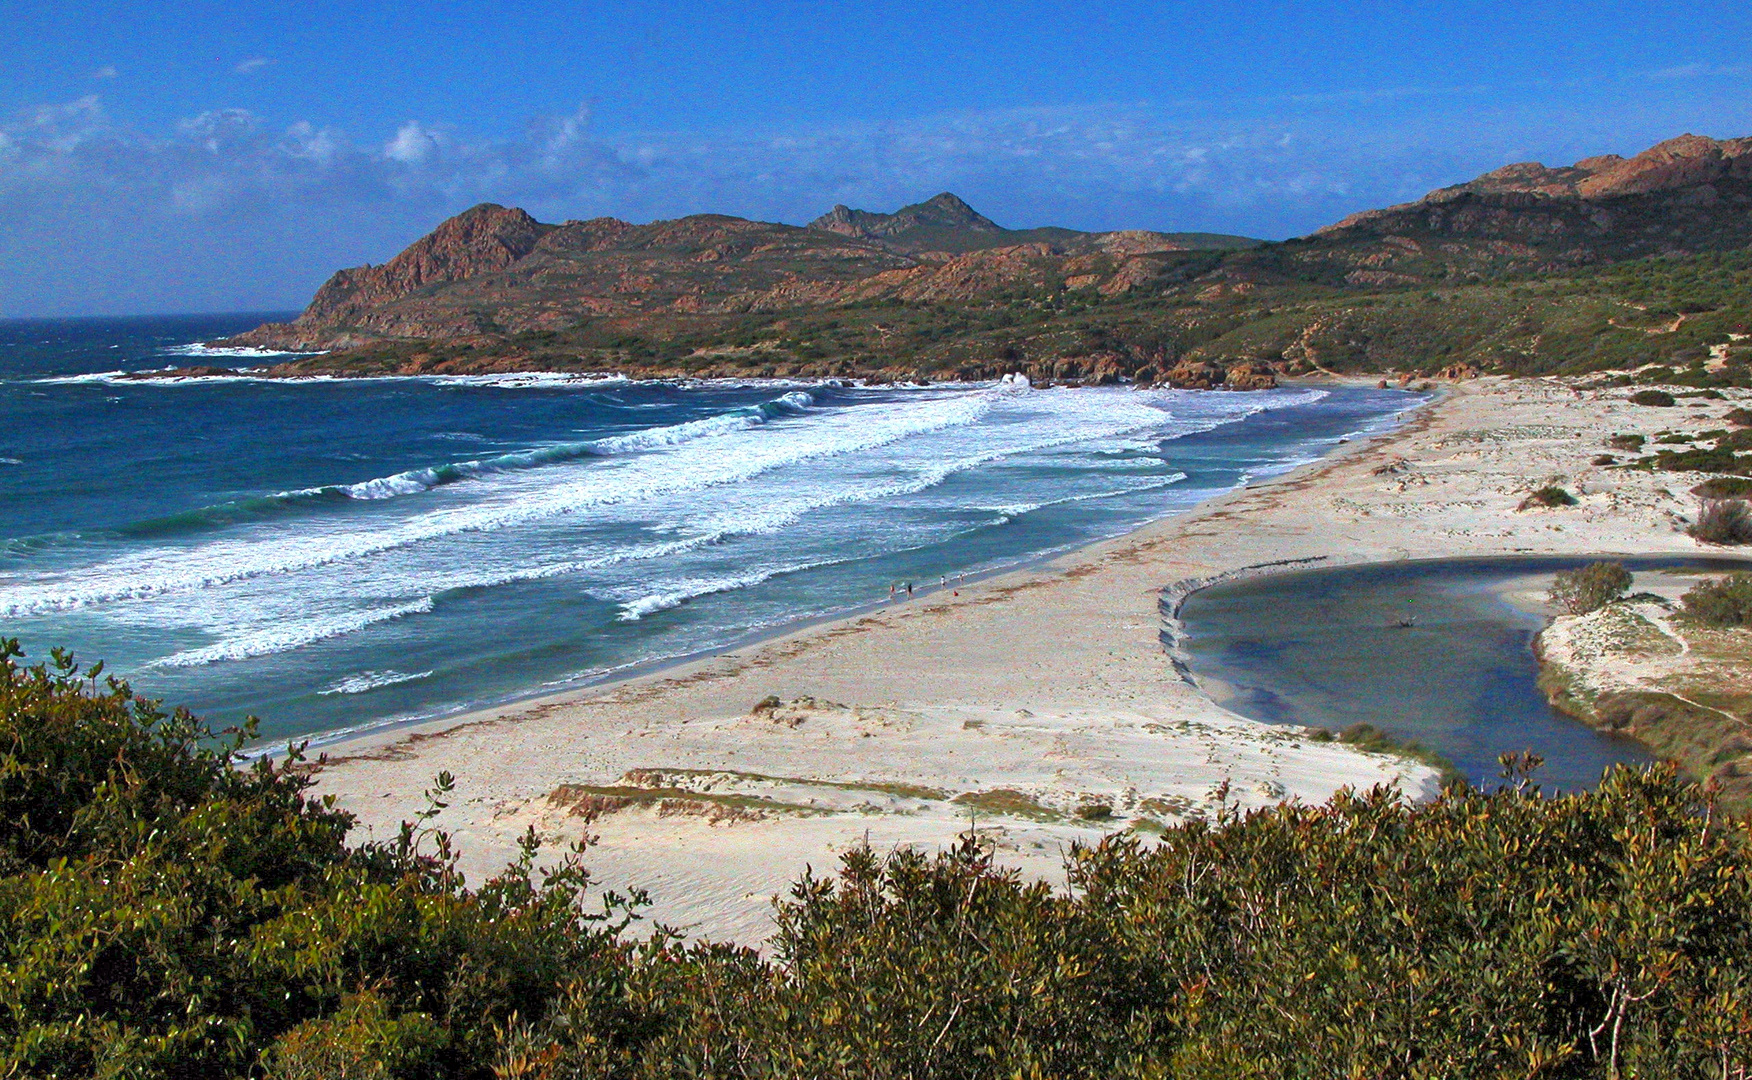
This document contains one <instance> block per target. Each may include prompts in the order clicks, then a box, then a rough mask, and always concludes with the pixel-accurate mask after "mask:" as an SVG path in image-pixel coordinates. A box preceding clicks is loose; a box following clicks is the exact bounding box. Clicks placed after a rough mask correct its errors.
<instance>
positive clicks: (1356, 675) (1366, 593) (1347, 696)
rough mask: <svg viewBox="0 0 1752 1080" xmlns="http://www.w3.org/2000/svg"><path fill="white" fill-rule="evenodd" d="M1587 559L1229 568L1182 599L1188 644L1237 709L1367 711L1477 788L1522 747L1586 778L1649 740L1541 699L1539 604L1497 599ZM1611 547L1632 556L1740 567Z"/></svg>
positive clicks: (1629, 757)
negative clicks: (1279, 570)
mask: <svg viewBox="0 0 1752 1080" xmlns="http://www.w3.org/2000/svg"><path fill="white" fill-rule="evenodd" d="M1589 561H1591V560H1589V559H1586V558H1502V559H1454V560H1445V561H1436V562H1405V563H1394V564H1389V565H1385V566H1383V565H1370V566H1355V567H1342V568H1335V569H1330V570H1306V571H1299V572H1295V573H1288V574H1279V575H1273V576H1270V577H1263V578H1253V579H1244V580H1239V581H1233V582H1227V583H1224V584H1220V585H1217V586H1214V587H1212V588H1209V589H1205V590H1202V591H1200V592H1196V593H1194V594H1192V595H1191V596H1189V597H1187V599H1186V602H1185V604H1184V605H1183V606H1182V608H1181V613H1180V617H1181V621H1182V623H1183V625H1184V627H1185V630H1186V634H1187V640H1186V643H1185V646H1184V647H1185V651H1186V653H1187V655H1188V658H1189V661H1190V666H1191V668H1192V670H1193V672H1194V674H1195V675H1196V676H1198V677H1199V678H1200V679H1202V680H1205V681H1207V683H1209V684H1210V685H1211V686H1212V687H1213V688H1214V689H1217V690H1218V691H1219V694H1218V696H1219V697H1220V698H1221V699H1222V701H1223V704H1224V705H1226V706H1227V707H1229V708H1231V709H1233V710H1235V711H1236V712H1239V713H1241V714H1242V715H1244V716H1250V717H1252V718H1254V719H1256V720H1264V721H1268V722H1272V723H1290V724H1310V725H1316V726H1321V727H1326V728H1330V729H1333V730H1337V729H1341V728H1344V727H1348V726H1350V725H1351V724H1354V723H1359V722H1362V723H1369V724H1373V725H1374V726H1375V727H1377V728H1379V729H1381V730H1383V731H1386V732H1388V733H1389V734H1392V735H1395V736H1397V737H1399V738H1401V739H1406V740H1411V741H1415V742H1417V743H1420V744H1421V745H1423V746H1425V747H1427V748H1429V749H1431V750H1434V751H1436V752H1437V753H1439V754H1441V755H1442V756H1444V757H1446V758H1447V759H1448V760H1449V761H1451V762H1453V763H1454V765H1455V766H1456V767H1457V768H1458V769H1459V770H1460V771H1461V772H1462V773H1464V774H1465V775H1466V777H1467V779H1469V780H1470V781H1472V782H1473V783H1474V784H1478V785H1481V786H1486V787H1490V786H1495V785H1496V784H1499V783H1501V782H1502V781H1501V779H1500V777H1499V765H1498V762H1497V755H1499V754H1502V753H1505V752H1515V751H1523V750H1532V751H1534V752H1536V753H1538V754H1540V755H1541V756H1543V757H1544V758H1545V764H1544V766H1543V767H1542V768H1541V769H1540V771H1539V772H1538V773H1537V774H1536V776H1535V779H1537V780H1538V781H1540V782H1541V783H1542V784H1543V785H1544V786H1545V788H1546V789H1547V790H1552V789H1563V790H1575V789H1579V788H1584V787H1592V786H1593V785H1594V784H1596V783H1598V782H1599V779H1600V775H1601V773H1602V772H1603V771H1604V770H1605V769H1606V768H1608V767H1609V766H1611V765H1613V764H1615V763H1619V762H1625V763H1631V764H1638V763H1643V762H1647V761H1648V760H1650V758H1649V754H1648V753H1647V752H1646V751H1645V750H1644V749H1643V748H1642V747H1641V746H1639V745H1638V744H1636V743H1634V742H1631V741H1629V740H1627V739H1621V738H1616V737H1614V736H1611V735H1607V734H1604V733H1601V732H1598V731H1595V730H1594V729H1592V728H1590V727H1588V726H1587V725H1585V724H1583V723H1581V722H1580V721H1577V720H1575V719H1573V718H1571V717H1568V716H1565V715H1564V714H1562V713H1560V712H1558V711H1557V710H1555V709H1553V708H1552V707H1551V705H1550V704H1549V703H1548V702H1547V700H1546V698H1545V695H1544V694H1543V693H1541V692H1540V691H1539V688H1538V687H1537V686H1536V685H1535V680H1536V679H1537V677H1538V661H1537V660H1536V658H1535V657H1534V655H1533V648H1532V645H1533V638H1534V636H1535V635H1536V634H1538V632H1539V631H1540V630H1541V629H1543V628H1544V626H1545V621H1546V620H1545V617H1544V616H1543V615H1538V614H1532V613H1529V612H1528V611H1525V610H1522V609H1520V608H1518V607H1516V606H1514V605H1513V604H1511V603H1509V602H1507V601H1506V600H1505V599H1503V590H1504V589H1505V587H1507V586H1509V585H1511V584H1512V583H1521V584H1525V583H1526V581H1527V580H1528V579H1529V578H1530V577H1532V576H1544V575H1550V574H1553V573H1556V572H1557V571H1559V570H1566V569H1572V568H1574V567H1577V566H1580V565H1583V564H1584V563H1586V562H1589ZM1621 561H1623V562H1624V563H1625V564H1626V565H1627V566H1629V567H1630V568H1631V569H1632V570H1655V569H1691V570H1712V569H1715V570H1719V569H1743V568H1744V564H1743V563H1739V562H1723V561H1721V560H1715V561H1712V560H1708V559H1685V558H1653V557H1651V558H1633V559H1624V560H1621ZM1407 622H1409V623H1411V624H1412V625H1409V626H1404V625H1400V624H1401V623H1407Z"/></svg>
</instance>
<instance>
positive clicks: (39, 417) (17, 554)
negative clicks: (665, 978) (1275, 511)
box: [0, 316, 1421, 739]
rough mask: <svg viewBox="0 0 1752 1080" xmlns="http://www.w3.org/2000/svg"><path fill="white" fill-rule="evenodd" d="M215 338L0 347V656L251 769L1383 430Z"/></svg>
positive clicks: (1270, 398) (1390, 408)
mask: <svg viewBox="0 0 1752 1080" xmlns="http://www.w3.org/2000/svg"><path fill="white" fill-rule="evenodd" d="M260 318H261V317H260V316H249V317H240V318H237V319H231V320H212V319H208V320H201V319H181V320H174V319H171V320H86V321H73V322H11V323H0V633H4V634H7V635H9V636H17V637H20V638H22V639H23V641H24V643H25V645H26V647H27V649H28V650H29V651H30V652H31V653H32V654H33V655H37V656H40V655H42V654H43V653H45V652H46V651H47V649H48V648H49V646H51V645H53V644H66V645H70V646H72V647H73V648H75V649H76V650H77V651H78V652H79V653H80V654H81V655H82V656H83V657H85V658H87V659H96V658H99V657H101V658H104V659H106V660H107V661H108V662H109V663H110V667H111V670H112V671H116V672H119V673H120V674H123V675H125V676H126V677H128V678H130V679H131V680H133V681H134V682H135V683H136V685H138V686H139V687H140V688H141V689H143V690H145V691H146V692H148V693H151V694H154V695H159V696H163V697H165V698H167V699H169V700H171V701H173V702H177V703H186V704H188V705H190V706H191V707H193V708H195V709H196V710H197V711H199V712H201V713H202V714H204V715H206V716H207V717H208V718H209V719H211V720H213V721H215V722H219V723H229V722H232V721H235V720H237V719H239V718H241V717H242V716H243V715H245V714H250V713H253V714H255V715H258V716H260V717H262V718H263V720H264V725H263V731H264V733H265V735H266V736H268V737H270V738H273V739H283V738H286V737H289V736H294V735H302V734H311V733H323V732H331V733H332V732H337V731H342V730H346V729H351V728H356V727H358V726H361V725H370V724H377V723H385V722H396V721H400V720H407V719H413V718H418V717H425V716H432V715H437V714H443V713H447V712H454V711H458V710H462V709H467V708H471V707H477V706H480V705H483V704H489V703H492V702H496V701H502V700H507V699H510V698H515V697H519V696H524V695H528V694H532V693H539V692H543V691H550V690H553V689H555V688H559V687H564V686H569V685H576V684H578V683H580V682H584V681H588V680H592V679H599V678H603V677H606V676H609V675H612V674H614V673H616V672H620V671H624V670H626V669H627V668H629V667H630V666H635V665H648V664H651V663H653V662H657V661H660V660H661V659H662V658H665V657H675V656H681V655H689V654H693V653H697V652H701V651H708V650H713V649H718V648H722V647H724V646H725V645H727V644H729V643H731V642H735V641H738V640H742V639H745V638H747V637H748V636H750V635H757V634H761V633H767V632H771V631H772V630H774V629H775V628H778V627H782V626H785V625H788V624H791V623H794V622H796V621H798V620H802V619H807V618H812V617H820V616H825V615H831V614H833V613H836V612H842V611H846V610H850V609H853V608H856V607H858V606H860V605H864V604H868V603H871V602H874V601H879V600H882V599H884V598H886V596H887V593H888V588H889V586H890V585H891V584H892V583H897V582H902V583H903V582H907V581H912V582H915V583H917V584H919V585H925V584H929V583H935V582H937V581H938V580H940V579H941V578H942V577H944V576H945V575H954V574H961V573H979V572H984V571H989V570H994V569H999V568H1003V567H1006V566H1012V565H1016V564H1018V563H1022V562H1026V561H1029V560H1032V559H1036V558H1039V557H1040V556H1042V555H1046V554H1049V553H1052V552H1055V551H1061V550H1064V549H1066V548H1069V547H1073V546H1076V545H1079V544H1083V543H1087V542H1089V541H1092V540H1095V539H1099V538H1101V537H1104V536H1110V535H1114V534H1117V533H1120V532H1123V531H1126V530H1128V529H1131V528H1133V527H1135V526H1137V525H1138V524H1140V523H1142V522H1144V521H1147V520H1150V519H1153V518H1158V517H1162V516H1164V515H1167V514H1172V513H1175V512H1178V511H1181V510H1184V509H1186V508H1188V507H1190V506H1192V505H1193V504H1195V503H1197V502H1199V501H1200V500H1202V499H1205V498H1209V497H1211V496H1213V495H1215V494H1218V493H1220V492H1223V491H1226V490H1229V489H1230V488H1233V487H1234V486H1236V485H1238V484H1241V483H1244V482H1246V481H1247V480H1248V479H1250V478H1254V477H1259V476H1266V475H1270V474H1273V473H1277V472H1282V471H1284V470H1287V469H1290V468H1293V467H1295V466H1296V465H1298V464H1301V463H1304V462H1306V461H1309V460H1312V459H1314V458H1315V457H1317V456H1319V455H1320V454H1322V453H1324V452H1325V451H1326V450H1327V449H1328V448H1330V447H1332V446H1333V445H1335V444H1336V443H1337V442H1338V440H1340V439H1341V438H1343V437H1345V436H1347V435H1351V434H1354V433H1357V432H1361V431H1369V430H1375V429H1379V428H1383V427H1386V426H1389V425H1391V424H1392V423H1394V422H1395V421H1396V418H1397V417H1398V416H1399V415H1400V414H1402V413H1403V412H1404V411H1405V410H1406V409H1408V408H1410V407H1412V406H1414V405H1416V404H1418V403H1419V401H1420V400H1421V399H1420V398H1419V397H1417V396H1416V395H1412V394H1406V393H1402V392H1397V391H1375V390H1325V389H1306V388H1303V389H1284V390H1278V391H1270V392H1264V393H1253V394H1227V393H1194V392H1183V391H1147V392H1134V391H1130V390H1126V389H1119V388H1113V389H1100V390H1079V391H1073V390H1049V391H1039V390H1032V389H1029V388H1027V387H1017V386H1007V385H983V386H937V387H928V388H861V387H856V386H849V385H831V384H811V385H804V384H795V383H745V384H725V383H717V384H710V385H694V384H676V383H666V382H633V381H628V380H625V379H617V378H594V379H578V378H555V377H505V378H431V379H413V380H406V379H404V380H343V381H335V380H328V381H324V380H312V381H300V382H286V381H267V380H248V379H219V380H213V379H207V380H193V381H186V382H179V383H162V382H160V383H140V382H136V381H128V380H126V379H123V378H121V377H120V374H121V373H122V372H124V371H128V370H135V369H141V368H153V367H164V366H167V365H186V364H188V363H190V362H192V361H193V362H199V363H203V364H212V363H218V364H230V365H235V366H245V365H248V364H251V363H259V362H261V359H262V358H260V357H250V356H226V355H214V354H211V353H203V352H202V350H200V349H198V348H194V347H190V346H188V344H187V343H189V342H192V341H198V340H201V339H203V338H211V337H215V336H218V335H220V334H223V333H226V332H230V331H235V330H237V329H240V328H241V327H243V326H247V325H251V324H253V323H254V322H256V321H259V320H260Z"/></svg>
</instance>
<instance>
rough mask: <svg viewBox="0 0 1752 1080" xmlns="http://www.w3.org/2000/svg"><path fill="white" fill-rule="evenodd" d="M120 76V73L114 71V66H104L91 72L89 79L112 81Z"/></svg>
mask: <svg viewBox="0 0 1752 1080" xmlns="http://www.w3.org/2000/svg"><path fill="white" fill-rule="evenodd" d="M120 74H121V72H119V71H117V70H116V66H115V65H114V64H105V65H104V66H102V67H100V68H98V69H97V70H96V71H94V72H92V73H91V77H92V78H94V79H113V78H115V77H116V76H118V75H120Z"/></svg>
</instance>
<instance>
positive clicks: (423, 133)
mask: <svg viewBox="0 0 1752 1080" xmlns="http://www.w3.org/2000/svg"><path fill="white" fill-rule="evenodd" d="M437 150H438V138H437V136H436V135H434V134H433V133H432V132H430V131H427V130H426V129H425V128H423V127H421V126H420V122H419V121H417V120H409V121H408V122H407V123H405V124H403V125H402V126H401V127H400V128H399V129H397V130H396V133H395V138H393V139H391V140H389V142H387V143H385V144H384V146H383V156H384V157H387V158H390V159H391V160H394V161H399V162H401V163H403V164H404V165H418V164H420V163H421V162H424V161H425V160H427V159H428V158H430V157H431V156H432V155H433V154H434V153H436V152H437Z"/></svg>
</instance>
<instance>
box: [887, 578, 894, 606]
mask: <svg viewBox="0 0 1752 1080" xmlns="http://www.w3.org/2000/svg"><path fill="white" fill-rule="evenodd" d="M888 599H889V602H891V603H892V602H893V600H894V582H892V581H891V582H889V583H888Z"/></svg>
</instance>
